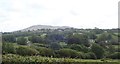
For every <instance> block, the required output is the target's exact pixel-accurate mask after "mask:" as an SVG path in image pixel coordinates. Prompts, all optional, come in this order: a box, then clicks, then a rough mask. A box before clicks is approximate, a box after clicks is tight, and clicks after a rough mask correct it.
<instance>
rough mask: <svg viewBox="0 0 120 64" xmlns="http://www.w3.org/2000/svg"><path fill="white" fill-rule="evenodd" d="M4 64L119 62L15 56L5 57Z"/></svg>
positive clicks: (101, 63) (115, 61) (106, 63)
mask: <svg viewBox="0 0 120 64" xmlns="http://www.w3.org/2000/svg"><path fill="white" fill-rule="evenodd" d="M3 63H12V64H16V63H17V64H21V63H23V64H26V63H29V64H30V63H31V64H35V63H42V64H46V63H47V64H57V63H60V64H64V63H69V64H75V63H82V64H119V62H118V60H111V59H101V60H90V59H87V60H83V59H72V58H50V57H41V56H25V57H24V56H19V55H13V54H7V55H3Z"/></svg>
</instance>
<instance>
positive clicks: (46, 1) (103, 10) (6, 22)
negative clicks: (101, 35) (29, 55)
mask: <svg viewBox="0 0 120 64" xmlns="http://www.w3.org/2000/svg"><path fill="white" fill-rule="evenodd" d="M119 1H120V0H0V32H1V31H2V32H11V31H16V30H20V29H24V28H27V27H29V26H32V25H52V26H70V27H75V28H85V29H86V28H94V27H98V28H100V29H111V28H117V27H118V2H119Z"/></svg>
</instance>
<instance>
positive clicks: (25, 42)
mask: <svg viewBox="0 0 120 64" xmlns="http://www.w3.org/2000/svg"><path fill="white" fill-rule="evenodd" d="M17 44H20V45H26V44H27V39H26V38H24V37H19V38H17Z"/></svg>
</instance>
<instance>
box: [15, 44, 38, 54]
mask: <svg viewBox="0 0 120 64" xmlns="http://www.w3.org/2000/svg"><path fill="white" fill-rule="evenodd" d="M16 51H17V54H19V55H23V56H25V55H30V56H32V55H36V54H38V53H39V52H38V51H37V50H36V49H34V48H30V47H27V46H20V47H18V48H17V49H16Z"/></svg>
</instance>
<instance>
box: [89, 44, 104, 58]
mask: <svg viewBox="0 0 120 64" xmlns="http://www.w3.org/2000/svg"><path fill="white" fill-rule="evenodd" d="M91 51H92V52H93V53H95V55H96V57H97V58H98V59H100V58H103V56H104V53H105V51H104V49H103V48H102V47H101V46H100V45H98V44H95V43H94V44H92V47H91Z"/></svg>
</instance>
